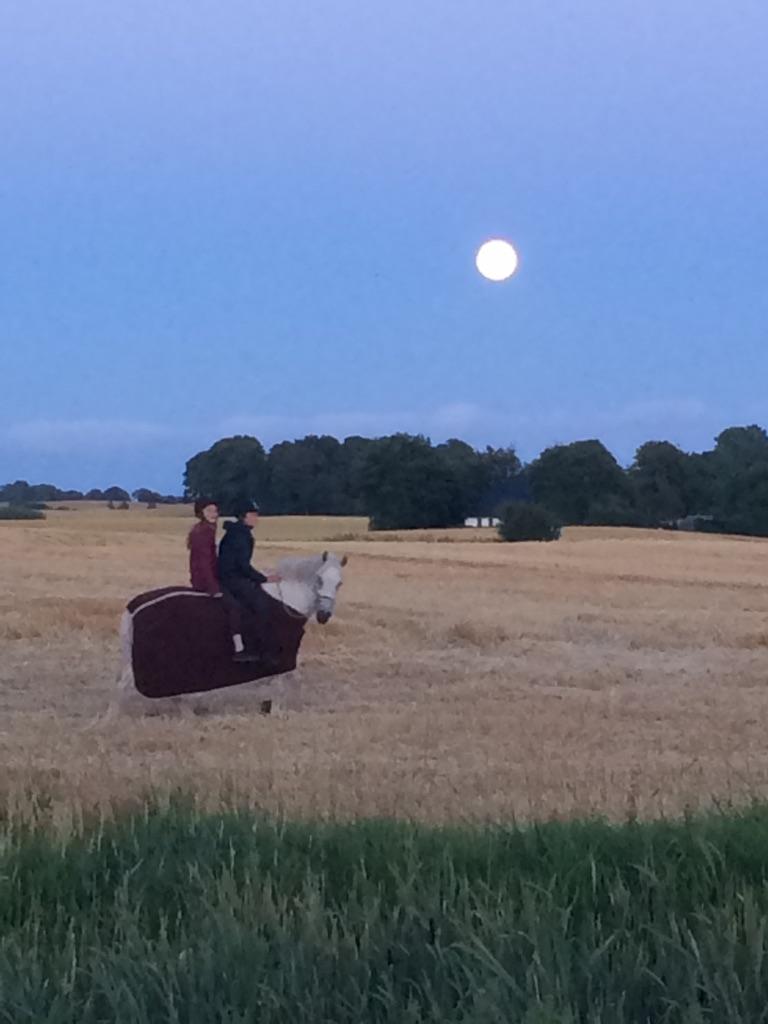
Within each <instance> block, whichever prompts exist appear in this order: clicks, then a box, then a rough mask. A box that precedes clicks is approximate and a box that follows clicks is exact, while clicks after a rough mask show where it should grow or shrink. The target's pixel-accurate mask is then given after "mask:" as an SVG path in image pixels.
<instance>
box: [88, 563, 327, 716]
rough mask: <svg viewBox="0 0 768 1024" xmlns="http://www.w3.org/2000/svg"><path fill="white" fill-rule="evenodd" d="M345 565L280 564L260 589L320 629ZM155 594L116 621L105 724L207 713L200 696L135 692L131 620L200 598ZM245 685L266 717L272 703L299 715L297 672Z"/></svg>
mask: <svg viewBox="0 0 768 1024" xmlns="http://www.w3.org/2000/svg"><path fill="white" fill-rule="evenodd" d="M346 564H347V557H346V555H345V556H344V557H343V558H341V559H339V558H338V557H337V556H336V555H332V554H329V553H328V552H327V551H325V552H323V554H322V555H317V556H313V557H310V558H284V559H282V560H281V561H280V562H279V563H278V566H277V572H278V575H279V576H280V577H281V579H280V582H279V583H264V584H262V587H263V589H264V591H265V592H266V593H267V594H268V595H269V596H270V597H273V598H275V599H276V600H277V601H280V602H281V603H282V605H283V607H284V608H285V610H286V612H287V613H288V614H289V615H295V616H296V617H297V618H301V619H306V620H309V619H312V618H315V619H316V620H317V622H319V623H320V624H321V625H325V623H327V622H328V621H329V620H330V618H331V616H332V615H333V613H334V610H335V607H336V598H337V595H338V592H339V588H340V587H341V585H342V569H343V567H344V566H345V565H346ZM157 593H158V595H160V596H158V597H155V598H151V595H147V596H148V597H150V598H151V599H150V600H149V601H147V602H146V603H145V604H144V605H143V606H142V607H140V608H139V609H138V610H137V609H134V610H133V611H131V610H129V608H127V609H126V610H125V611H124V612H123V615H122V619H121V621H120V651H121V665H120V673H119V676H118V686H117V696H116V699H115V700H114V701H113V702H112V705H111V706H110V709H109V712H108V717H110V718H111V717H113V716H114V715H115V714H118V713H129V714H155V715H157V714H169V713H170V714H179V713H185V712H192V713H197V714H200V713H204V712H205V711H206V710H207V702H206V699H205V697H206V695H205V694H204V693H203V694H202V695H200V694H190V695H184V696H175V697H161V698H149V697H145V696H144V695H143V694H142V693H140V692H139V690H138V689H137V688H136V683H135V679H134V674H133V638H134V616H135V615H137V614H141V612H142V609H143V608H147V607H150V606H151V605H153V604H156V603H159V602H162V601H166V600H169V599H173V598H178V597H182V598H188V597H193V598H194V597H201V598H203V597H204V596H205V595H198V594H197V593H195V592H194V591H189V590H187V589H184V590H181V589H180V590H179V591H171V592H168V591H158V592H157ZM209 600H210V598H209ZM247 685H248V687H249V692H254V689H255V691H256V692H257V693H258V695H259V696H260V697H261V698H262V705H261V710H262V712H265V713H268V712H269V710H271V704H272V701H273V700H277V701H278V702H279V704H280V705H281V706H282V707H283V708H285V709H286V710H288V709H290V710H298V709H299V708H300V707H301V673H300V670H299V669H298V667H297V668H296V669H294V670H293V671H292V672H286V673H284V674H283V675H278V676H272V677H270V678H268V679H262V680H255V681H253V682H250V683H247Z"/></svg>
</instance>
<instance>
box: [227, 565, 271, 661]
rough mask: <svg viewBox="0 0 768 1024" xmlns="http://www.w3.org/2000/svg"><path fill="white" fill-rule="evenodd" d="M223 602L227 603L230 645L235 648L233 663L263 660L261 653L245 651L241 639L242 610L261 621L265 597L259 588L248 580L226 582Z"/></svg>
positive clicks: (259, 651)
mask: <svg viewBox="0 0 768 1024" xmlns="http://www.w3.org/2000/svg"><path fill="white" fill-rule="evenodd" d="M224 593H225V600H227V601H228V606H227V609H228V612H229V622H230V632H231V633H232V643H233V646H234V648H235V653H234V656H233V657H234V660H235V661H255V660H261V659H262V658H263V651H262V650H261V649H260V648H259V649H257V650H253V649H251V650H246V649H245V645H244V643H243V637H242V616H243V609H246V614H247V613H251V614H253V615H255V616H256V618H257V619H263V617H264V606H265V601H266V595H265V594H264V592H263V591H262V589H261V587H260V586H259V585H258V584H256V583H252V582H251V581H250V580H227V581H226V583H225V584H224Z"/></svg>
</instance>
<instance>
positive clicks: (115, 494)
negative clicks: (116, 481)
mask: <svg viewBox="0 0 768 1024" xmlns="http://www.w3.org/2000/svg"><path fill="white" fill-rule="evenodd" d="M104 498H105V499H106V500H107V501H117V502H123V501H126V502H127V501H130V500H131V496H130V494H129V493H128V491H124V490H123V488H122V487H114V486H113V487H108V488H107V489H106V490H105V491H104Z"/></svg>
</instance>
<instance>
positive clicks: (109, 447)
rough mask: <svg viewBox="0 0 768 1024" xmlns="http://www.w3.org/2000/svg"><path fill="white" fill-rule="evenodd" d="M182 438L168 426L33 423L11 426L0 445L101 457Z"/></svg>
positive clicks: (130, 422) (127, 422) (107, 422)
mask: <svg viewBox="0 0 768 1024" xmlns="http://www.w3.org/2000/svg"><path fill="white" fill-rule="evenodd" d="M182 437H183V432H182V431H179V430H177V429H175V428H173V427H171V426H169V425H167V424H162V423H150V422H145V421H142V420H122V419H121V420H112V419H82V420H59V419H36V420H26V421H24V422H20V423H14V424H11V425H10V426H9V427H8V428H7V429H6V430H4V431H3V432H2V433H0V445H2V447H4V448H7V449H9V450H13V451H26V452H35V453H37V454H41V455H69V454H103V453H109V452H115V451H124V450H132V449H135V448H137V447H140V448H143V447H151V446H153V445H156V444H158V443H159V442H162V441H169V440H176V439H180V438H182Z"/></svg>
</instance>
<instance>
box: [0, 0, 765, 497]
mask: <svg viewBox="0 0 768 1024" xmlns="http://www.w3.org/2000/svg"><path fill="white" fill-rule="evenodd" d="M766 38H768V4H765V2H764V0H729V2H723V0H707V2H706V3H701V2H700V0H699V2H693V0H675V2H673V3H669V2H668V0H667V2H664V3H662V2H660V0H646V2H644V3H642V4H641V3H634V2H629V0H625V2H621V0H547V2H538V0H537V2H534V0H528V2H527V3H522V2H515V0H472V2H471V3H470V2H468V0H463V2H455V0H388V2H387V3H383V2H382V3H378V2H376V3H373V2H368V0H325V2H317V0H313V2H308V0H305V2H291V0H280V2H278V0H268V2H267V0H226V2H222V0H210V2H209V0H183V2H182V0H163V2H162V3H158V2H156V0H131V2H130V3H123V2H117V0H115V2H113V0H61V2H60V3H59V2H57V3H52V2H51V0H5V2H4V3H3V4H2V5H0V94H2V96H3V97H4V101H3V103H2V104H1V105H0V139H2V161H0V386H1V387H2V392H1V393H2V417H1V419H0V482H2V481H4V480H8V479H15V478H17V477H23V478H27V479H30V480H33V481H34V482H37V481H40V480H45V481H50V482H53V483H57V484H59V485H61V486H72V487H90V486H106V485H108V484H112V483H119V484H122V485H123V486H128V487H135V486H140V485H144V486H151V487H158V488H160V489H163V490H178V489H179V487H180V478H181V473H182V470H183V464H184V461H185V460H186V458H188V457H189V456H190V455H192V454H194V453H195V452H196V451H198V450H199V449H200V448H202V447H206V446H207V445H208V444H210V443H211V442H212V441H214V440H216V439H217V438H218V437H221V436H223V435H225V434H228V433H232V432H248V433H255V434H256V435H257V436H258V437H259V438H261V440H262V441H263V442H264V443H265V444H267V445H269V444H271V443H274V442H275V441H278V440H282V439H284V438H290V437H296V436H302V435H304V434H306V433H309V432H329V433H333V434H335V435H336V436H339V437H343V436H344V435H345V434H349V433H362V434H366V435H376V434H381V433H389V432H392V431H395V430H401V429H402V430H409V431H413V432H417V431H420V432H425V433H428V434H430V435H431V436H432V437H433V439H434V440H442V439H444V438H445V437H448V436H460V437H463V438H465V439H466V440H469V441H471V442H473V443H476V444H478V445H484V444H485V443H492V444H510V443H511V444H515V445H516V446H517V448H518V450H519V452H520V453H521V455H523V456H524V457H526V458H529V457H532V456H534V455H535V454H536V453H537V452H538V451H539V450H540V449H541V448H542V447H544V446H546V445H548V444H551V443H555V442H560V441H571V440H576V439H579V438H584V437H593V436H597V437H600V438H601V439H602V440H604V441H605V442H606V443H607V444H608V446H609V447H610V448H611V449H612V450H613V451H614V452H615V453H616V454H617V456H618V457H619V458H621V459H622V461H626V460H629V459H630V458H631V456H632V453H633V451H634V448H635V447H636V446H637V445H638V444H639V443H641V442H642V441H644V440H647V439H651V438H657V439H658V438H668V439H670V440H673V441H676V442H677V443H680V444H681V445H683V446H684V447H686V448H689V449H701V448H704V447H708V446H710V445H711V442H712V438H713V436H714V434H715V433H717V432H718V431H719V430H720V429H722V428H723V427H724V426H728V425H731V424H735V423H749V422H755V421H757V422H760V423H763V424H767V425H768V399H766V397H765V381H766V377H767V375H768V373H767V372H768V355H766V342H768V254H767V248H766V238H767V236H768V199H767V196H766V172H765V169H766V167H768V132H766V130H765V112H766V110H767V109H768V61H766V60H765V59H764V49H765V40H766ZM496 235H501V236H505V237H508V238H510V239H511V240H512V241H514V243H515V245H516V247H517V249H518V251H519V253H520V258H521V265H520V269H519V272H518V274H517V275H516V276H515V277H514V278H513V279H512V280H511V281H509V282H507V283H505V284H502V285H499V284H491V283H489V282H486V281H484V280H483V279H482V278H480V277H479V275H478V274H477V272H476V271H475V269H474V262H473V261H474V253H475V250H476V248H477V246H478V245H479V244H480V243H481V242H482V241H483V240H484V239H486V238H487V237H490V236H496Z"/></svg>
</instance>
